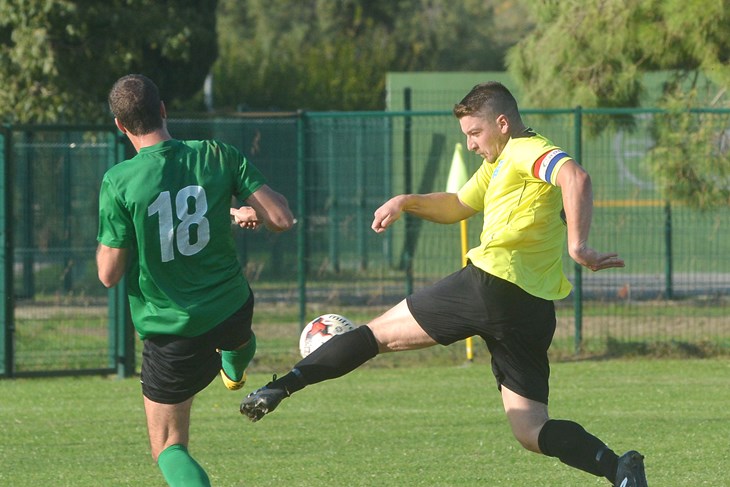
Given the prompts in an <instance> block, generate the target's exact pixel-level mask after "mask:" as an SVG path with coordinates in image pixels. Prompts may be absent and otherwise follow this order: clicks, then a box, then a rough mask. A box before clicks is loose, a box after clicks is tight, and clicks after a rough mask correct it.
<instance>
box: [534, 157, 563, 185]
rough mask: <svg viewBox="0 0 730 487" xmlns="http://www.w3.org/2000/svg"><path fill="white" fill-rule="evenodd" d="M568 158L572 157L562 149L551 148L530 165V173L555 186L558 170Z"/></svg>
mask: <svg viewBox="0 0 730 487" xmlns="http://www.w3.org/2000/svg"><path fill="white" fill-rule="evenodd" d="M570 159H572V158H571V157H570V156H569V155H568V154H566V153H565V152H564V151H563V150H562V149H557V148H556V149H552V150H550V151H548V152H546V153H544V154H543V155H541V156H540V157H538V158H537V160H536V161H535V163H534V164H533V165H532V175H533V176H535V177H536V178H538V179H541V180H543V181H545V182H546V183H550V184H552V185H553V186H557V178H558V171H560V168H561V167H562V166H563V164H565V163H566V162H568V161H569V160H570Z"/></svg>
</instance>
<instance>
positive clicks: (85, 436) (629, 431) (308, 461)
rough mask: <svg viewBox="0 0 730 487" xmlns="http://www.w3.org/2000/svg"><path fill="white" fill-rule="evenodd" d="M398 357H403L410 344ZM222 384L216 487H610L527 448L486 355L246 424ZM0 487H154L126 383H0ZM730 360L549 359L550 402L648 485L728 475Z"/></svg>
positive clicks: (207, 412) (207, 400)
mask: <svg viewBox="0 0 730 487" xmlns="http://www.w3.org/2000/svg"><path fill="white" fill-rule="evenodd" d="M403 355H405V354H403ZM269 379H270V377H269V376H268V374H267V375H264V374H263V373H257V371H256V370H255V367H254V370H253V371H252V373H251V374H250V378H249V384H248V385H247V387H246V388H245V390H244V392H242V393H232V392H229V391H227V390H225V389H224V388H223V386H222V385H221V384H220V382H219V381H218V380H216V381H215V382H214V383H213V384H211V386H209V387H208V388H207V389H206V390H205V391H203V392H202V393H201V394H200V395H199V396H198V398H197V399H196V402H195V404H194V406H193V418H192V433H191V434H192V439H191V452H192V453H193V455H194V456H195V457H196V458H197V459H198V460H199V461H200V462H201V463H202V464H203V465H204V466H205V468H206V469H207V471H208V472H209V475H210V477H211V480H212V482H213V485H216V486H282V485H286V486H306V487H315V486H420V485H423V486H465V485H487V486H490V487H491V486H496V487H499V486H510V487H516V486H520V487H523V486H525V487H526V486H553V485H555V486H557V485H560V486H561V487H562V486H575V487H579V486H580V487H584V486H593V485H596V486H602V485H603V486H605V485H608V483H607V482H606V481H605V480H602V479H598V478H595V477H592V476H590V475H588V474H585V473H582V472H579V471H576V470H574V469H571V468H569V467H566V466H564V465H562V464H560V463H559V462H558V461H557V460H556V459H553V458H547V457H542V456H539V455H535V454H533V453H529V452H527V451H525V450H523V449H521V448H520V447H519V446H518V444H517V442H516V441H515V440H514V439H513V438H512V435H511V433H510V431H509V428H508V426H507V424H506V420H505V417H504V413H503V412H502V409H501V403H500V400H499V395H498V394H497V392H496V390H495V388H494V382H493V379H492V376H491V372H490V371H489V368H488V366H487V365H486V364H482V363H475V364H472V365H466V366H464V365H453V364H452V365H445V364H440V365H436V366H422V367H411V366H406V367H395V368H393V367H382V366H380V365H379V364H378V363H374V364H369V365H366V366H364V368H362V369H360V370H357V371H355V372H353V373H351V374H349V375H348V376H345V377H343V378H341V379H338V380H334V381H329V382H325V383H322V384H319V385H316V386H312V387H309V388H307V389H305V390H303V391H301V392H299V393H297V394H296V395H295V396H293V397H292V398H290V399H287V400H286V401H285V402H284V403H283V404H282V406H281V407H280V408H279V409H277V411H275V412H274V413H273V414H271V415H270V416H267V417H266V418H265V419H264V420H262V421H261V422H259V423H256V424H253V423H250V422H248V421H247V420H245V419H244V418H243V417H241V416H240V415H239V414H238V404H239V401H240V399H241V397H242V396H243V395H244V394H246V393H247V392H249V391H250V390H251V389H253V388H255V387H258V386H260V385H262V384H263V383H265V382H266V381H268V380H269ZM0 398H2V399H0V424H1V425H2V427H3V430H4V431H3V440H2V442H1V443H0V485H12V486H15V487H23V486H34V487H35V486H38V485H54V486H74V487H84V486H95V487H96V486H100V485H104V486H122V485H134V486H141V485H144V486H160V487H161V486H163V485H164V482H163V480H162V476H161V475H160V473H159V471H158V470H157V468H156V467H155V466H154V464H153V462H152V460H151V458H150V457H149V454H148V447H147V437H146V431H145V426H144V413H143V411H142V399H141V394H140V387H139V384H138V381H137V380H136V379H134V378H132V379H125V380H118V379H116V378H100V377H83V378H55V379H16V380H5V381H0ZM727 404H730V360H727V359H724V358H713V359H704V360H674V359H651V360H646V359H642V360H611V361H576V362H561V363H557V364H555V365H554V366H553V378H552V393H551V413H552V416H553V417H555V418H569V419H573V420H576V421H578V422H580V423H581V424H583V425H584V426H585V427H586V428H587V429H588V430H589V431H591V432H593V433H594V434H596V435H597V436H599V437H601V438H602V439H603V440H604V441H606V442H607V443H608V444H609V446H611V447H612V448H614V449H615V450H616V451H617V452H618V453H622V452H623V451H625V450H627V449H638V450H640V451H642V452H643V453H644V454H645V455H646V466H647V477H648V480H649V483H650V485H652V486H662V487H667V486H674V485H685V484H687V485H697V486H699V485H707V486H713V487H717V486H724V485H730V471H728V469H727V468H726V467H727V465H728V464H730V453H729V451H728V448H727V438H728V436H727V433H728V428H727V426H728V424H730V412H728V408H727Z"/></svg>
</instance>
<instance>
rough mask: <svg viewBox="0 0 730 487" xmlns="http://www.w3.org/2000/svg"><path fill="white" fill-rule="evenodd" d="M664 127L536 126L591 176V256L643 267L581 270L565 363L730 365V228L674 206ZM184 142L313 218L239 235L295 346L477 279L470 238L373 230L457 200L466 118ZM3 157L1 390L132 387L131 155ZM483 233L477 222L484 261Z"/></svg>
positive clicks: (247, 127) (176, 131)
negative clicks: (668, 191) (309, 333)
mask: <svg viewBox="0 0 730 487" xmlns="http://www.w3.org/2000/svg"><path fill="white" fill-rule="evenodd" d="M617 116H618V117H623V118H624V119H626V118H630V119H631V121H632V122H633V124H632V128H631V129H630V130H629V129H625V128H621V127H622V125H617V124H615V123H614V122H615V120H616V117H617ZM661 116H663V114H662V113H661V112H659V111H657V110H644V111H642V110H613V111H611V110H581V109H568V110H551V111H539V110H526V111H524V117H525V119H526V122H527V123H528V124H529V125H530V126H532V127H533V128H535V129H536V130H538V131H539V132H541V133H543V134H545V135H547V136H548V137H550V138H552V139H553V140H554V141H555V142H556V143H557V144H559V145H561V146H563V147H564V148H565V149H566V150H567V151H568V152H569V153H571V154H572V155H573V156H574V157H575V158H576V159H578V160H579V161H580V162H581V163H582V164H583V165H584V166H585V167H586V168H587V169H588V171H589V172H590V173H591V176H592V180H593V185H594V196H595V211H594V224H593V229H592V234H591V245H592V246H594V247H595V248H598V249H601V250H606V251H609V250H615V251H617V252H619V254H620V255H621V256H622V257H623V258H624V259H625V260H626V263H627V265H626V268H624V269H614V270H610V271H603V272H598V273H590V272H586V271H581V269H580V268H578V267H577V266H575V265H574V264H573V263H572V261H571V260H570V259H569V258H568V257H567V255H566V259H565V263H566V264H565V265H566V272H567V274H568V275H569V277H570V279H571V280H572V281H573V282H574V284H575V285H576V288H575V291H574V293H573V295H572V296H571V297H570V298H568V299H566V300H564V301H561V302H560V303H558V312H559V329H558V332H557V334H556V339H555V342H556V345H555V346H556V347H557V348H559V349H563V350H565V351H566V353H573V352H574V351H575V350H576V349H581V350H584V351H588V352H591V353H611V352H612V350H614V349H615V348H618V347H623V348H624V349H626V348H629V349H632V348H633V349H636V350H638V351H641V349H642V348H645V347H649V346H659V347H662V346H666V347H685V348H688V349H696V350H700V349H706V348H703V347H708V346H709V347H710V348H713V349H715V350H720V351H728V350H730V318H728V314H729V313H728V295H729V294H730V268H729V267H730V266H728V263H727V262H728V259H727V258H726V256H727V255H728V254H729V253H730V238H729V237H730V212H728V211H727V209H723V210H718V211H712V212H700V211H697V210H693V209H690V208H687V207H685V206H682V205H678V204H673V203H672V202H668V201H664V200H663V199H662V198H661V196H660V195H659V192H658V190H657V188H656V187H655V184H654V182H653V178H652V176H651V174H650V172H649V171H648V170H647V159H646V157H647V151H648V150H649V148H650V147H651V146H652V144H653V141H652V138H651V126H652V121H653V120H654V117H661ZM705 116H707V114H705ZM710 116H712V117H713V122H714V123H716V126H717V132H718V134H726V133H728V132H727V131H728V129H729V128H730V112H723V111H715V112H712V113H710ZM624 121H625V120H624ZM169 126H170V131H171V133H172V134H173V136H175V137H178V138H217V139H220V140H223V141H226V142H229V143H232V144H234V145H236V146H237V147H239V148H240V149H241V150H242V151H243V152H244V153H245V154H246V155H247V156H248V157H249V159H250V160H251V161H252V162H253V163H255V164H256V165H257V166H258V167H259V168H260V169H261V170H262V171H263V172H264V174H266V176H267V177H268V179H269V182H270V184H271V185H272V186H273V187H274V188H276V189H277V190H279V191H280V192H282V193H283V194H285V195H286V196H287V198H288V199H289V202H290V205H291V206H292V209H293V211H294V213H295V214H296V217H297V219H298V224H297V225H296V226H295V229H294V230H293V231H291V232H287V233H284V234H269V233H267V232H253V233H251V232H245V231H239V230H237V229H234V234H235V238H236V242H237V245H238V250H239V255H240V259H241V262H242V263H243V265H244V269H245V272H246V275H247V276H248V277H249V280H250V281H251V282H252V286H253V288H254V291H255V293H256V297H257V303H259V305H260V306H266V305H267V304H276V305H277V306H289V307H292V308H293V309H295V310H296V313H295V314H296V316H298V318H297V320H296V321H297V322H298V323H292V327H293V329H292V336H293V337H294V338H296V335H297V334H298V326H300V325H301V324H302V323H303V322H305V321H307V320H308V319H309V318H312V317H313V315H314V314H315V313H317V314H318V313H320V312H324V311H328V312H342V313H343V314H346V313H347V309H348V308H350V307H358V308H361V309H362V308H366V309H367V308H373V309H380V308H382V307H385V306H389V305H392V304H394V303H396V302H397V301H399V300H400V299H402V298H403V297H404V296H405V295H406V294H407V293H409V292H410V291H412V290H413V289H416V288H418V287H420V286H424V285H426V284H428V283H430V282H433V281H435V280H437V279H439V278H440V277H443V276H444V275H446V274H448V273H450V272H452V271H454V270H456V269H458V268H459V266H460V265H461V253H460V240H459V239H460V237H459V227H458V225H449V226H446V225H437V224H432V223H426V222H423V221H420V220H418V219H410V218H404V221H403V222H399V223H397V224H396V225H394V226H393V227H391V228H390V229H389V231H388V232H385V234H375V233H374V232H372V231H371V230H370V228H369V226H370V222H371V218H372V214H373V211H374V210H375V209H376V208H377V207H378V206H379V205H380V204H381V203H382V202H384V201H385V200H386V199H388V198H389V197H390V196H392V195H394V194H398V193H403V192H419V193H422V192H431V191H442V190H445V187H446V180H447V176H448V172H449V169H450V164H451V160H452V157H453V154H454V150H455V146H456V144H457V143H459V142H463V135H462V134H461V133H460V131H459V126H458V123H457V122H456V120H455V119H454V118H453V116H452V115H451V114H450V113H449V112H408V111H404V112H365V113H306V112H302V113H287V114H272V115H257V116H246V117H236V118H229V119H215V120H200V119H174V120H170V123H169ZM596 127H606V129H605V130H602V131H598V130H595V128H596ZM0 148H1V149H2V150H1V151H0V154H2V156H1V157H2V159H1V160H0V169H1V170H0V191H2V194H3V195H4V198H2V200H0V201H1V204H0V223H1V225H2V228H0V231H1V232H2V234H1V235H2V244H3V245H2V246H0V249H1V250H0V252H2V259H0V263H1V265H2V273H3V280H2V281H0V283H2V284H0V292H1V293H2V295H3V298H4V299H3V300H2V303H3V305H2V309H1V310H0V319H2V323H0V327H1V328H2V334H0V340H2V343H1V345H2V347H0V354H2V361H0V364H1V365H0V366H1V367H2V369H1V370H0V375H3V376H22V375H34V374H79V373H120V374H127V373H130V371H132V370H133V369H134V367H135V353H136V352H135V338H134V335H133V333H132V331H131V325H130V322H129V316H128V313H127V311H126V301H125V297H124V293H123V289H122V287H121V286H117V288H115V289H113V290H112V291H108V290H106V289H104V288H103V286H102V285H101V284H100V283H99V282H98V281H97V278H96V268H95V261H94V250H95V247H96V231H97V209H98V188H99V184H100V181H101V177H102V175H103V173H104V171H105V170H106V169H107V168H108V167H110V166H111V165H113V164H114V163H116V162H118V161H119V160H122V159H123V158H124V157H125V153H126V154H127V155H129V154H130V152H129V151H130V148H129V147H128V146H127V145H126V143H125V141H124V140H123V139H122V138H120V136H119V134H118V133H117V132H116V130H115V129H114V128H113V127H98V126H94V127H84V126H6V127H3V128H2V132H0ZM466 163H467V165H468V169H469V170H470V171H473V170H476V168H477V167H478V165H479V163H480V161H479V160H478V159H477V158H476V157H475V156H473V155H471V154H467V155H466ZM480 229H481V219H480V218H478V217H475V218H473V219H472V220H471V221H470V222H469V224H468V235H469V240H470V244H471V245H475V244H476V243H477V241H478V236H479V232H480Z"/></svg>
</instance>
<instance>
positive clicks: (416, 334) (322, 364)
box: [241, 300, 436, 421]
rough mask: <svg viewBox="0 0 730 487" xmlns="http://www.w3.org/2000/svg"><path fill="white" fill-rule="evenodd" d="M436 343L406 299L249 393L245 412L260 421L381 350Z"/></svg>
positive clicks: (243, 405) (337, 337)
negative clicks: (294, 396) (310, 387)
mask: <svg viewBox="0 0 730 487" xmlns="http://www.w3.org/2000/svg"><path fill="white" fill-rule="evenodd" d="M435 344H436V342H435V341H434V340H433V339H432V338H431V337H430V336H429V335H428V334H427V333H426V332H424V331H423V329H422V328H421V327H420V325H419V324H418V322H416V320H415V319H414V318H413V316H412V315H411V312H410V310H409V309H408V305H407V304H406V302H405V300H404V301H401V302H400V303H398V304H397V305H395V306H394V307H393V308H391V309H389V310H388V311H386V312H385V313H383V314H382V315H381V316H379V317H377V318H375V319H374V320H372V321H371V322H370V323H368V324H367V325H363V326H359V327H358V328H356V329H355V330H352V331H349V332H347V333H343V334H342V335H336V336H334V337H332V338H331V339H330V340H328V341H327V342H325V343H324V344H323V345H322V346H321V347H319V348H318V349H316V350H315V351H314V352H312V353H311V354H309V355H307V356H306V357H305V358H303V359H302V360H300V361H299V362H298V363H297V364H296V365H295V366H294V367H293V368H292V370H291V371H290V372H289V373H288V374H286V375H284V376H283V377H280V378H278V379H274V380H273V381H272V382H270V383H268V384H267V385H266V386H265V387H262V388H261V389H259V390H257V391H254V392H253V393H251V394H249V395H248V397H246V398H245V399H244V400H243V402H242V403H241V414H244V415H246V416H248V417H249V419H251V420H252V421H258V420H259V419H261V418H262V417H263V416H264V415H265V414H267V413H269V412H271V411H273V410H274V409H275V408H276V407H277V406H278V405H279V403H280V402H281V401H282V400H283V399H284V398H286V397H289V396H290V395H292V394H293V393H295V392H297V391H299V390H301V389H303V388H304V387H306V386H308V385H311V384H316V383H318V382H322V381H324V380H329V379H335V378H337V377H341V376H343V375H345V374H347V373H349V372H351V371H353V370H355V369H356V368H358V367H359V366H360V365H362V364H364V363H365V362H367V361H368V360H370V359H371V358H373V357H375V356H376V355H377V354H378V353H383V352H396V351H403V350H414V349H418V348H424V347H429V346H432V345H435Z"/></svg>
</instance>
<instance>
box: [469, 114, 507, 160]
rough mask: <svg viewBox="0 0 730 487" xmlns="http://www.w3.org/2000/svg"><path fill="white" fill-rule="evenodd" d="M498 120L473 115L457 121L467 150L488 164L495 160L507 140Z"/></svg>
mask: <svg viewBox="0 0 730 487" xmlns="http://www.w3.org/2000/svg"><path fill="white" fill-rule="evenodd" d="M500 120H501V118H500V117H498V118H497V119H495V120H491V119H489V118H485V117H484V116H474V115H467V116H465V117H462V118H460V119H459V125H460V126H461V131H462V132H464V135H466V147H467V149H469V150H470V151H473V152H475V153H477V154H479V155H480V156H482V157H483V158H484V159H486V161H487V162H488V163H490V164H491V163H493V162H495V161H496V160H497V157H499V154H501V153H502V149H504V146H505V145H506V144H507V141H508V140H509V136H508V135H505V131H504V130H503V124H502V122H501V121H500Z"/></svg>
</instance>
